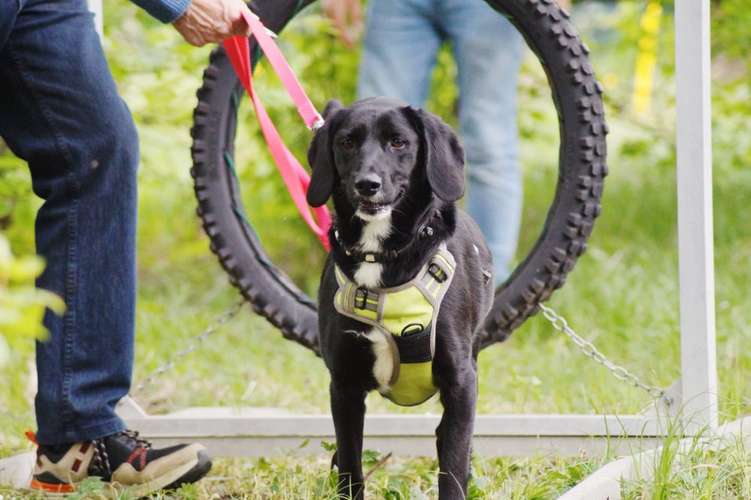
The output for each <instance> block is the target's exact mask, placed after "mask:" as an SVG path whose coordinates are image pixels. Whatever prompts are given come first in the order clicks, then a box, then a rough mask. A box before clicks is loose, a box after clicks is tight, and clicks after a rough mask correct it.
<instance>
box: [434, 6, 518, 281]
mask: <svg viewBox="0 0 751 500" xmlns="http://www.w3.org/2000/svg"><path fill="white" fill-rule="evenodd" d="M442 8H443V9H444V10H443V12H442V16H441V18H442V19H443V20H444V22H445V27H446V30H447V31H448V32H449V34H450V38H451V40H452V42H453V44H454V54H455V57H456V63H457V68H458V73H459V75H458V78H459V89H460V90H459V92H460V98H459V120H460V123H461V135H462V140H463V142H464V149H465V151H466V154H467V163H468V176H469V183H468V184H469V188H468V200H467V208H468V211H469V213H470V215H472V217H473V218H474V219H475V220H476V221H477V223H478V224H479V226H480V228H481V229H482V231H483V233H484V234H485V238H486V239H487V242H488V246H489V247H490V250H491V251H492V253H493V262H494V274H495V281H496V284H500V283H502V282H503V281H504V280H505V279H506V278H507V277H508V274H509V272H510V271H511V269H510V265H511V262H512V260H513V257H514V252H515V251H516V244H517V238H518V234H519V224H520V220H521V204H522V179H521V170H520V166H519V159H518V131H517V125H516V93H517V90H516V84H517V77H518V73H519V66H520V62H521V57H522V48H523V44H522V43H523V42H522V37H521V36H520V35H519V33H518V32H517V31H516V28H514V27H513V26H512V25H511V23H510V22H508V21H507V20H506V19H505V18H504V17H502V16H501V15H500V14H498V13H497V12H496V11H494V10H493V9H492V8H491V7H489V6H488V5H487V3H485V2H484V1H483V0H443V2H442Z"/></svg>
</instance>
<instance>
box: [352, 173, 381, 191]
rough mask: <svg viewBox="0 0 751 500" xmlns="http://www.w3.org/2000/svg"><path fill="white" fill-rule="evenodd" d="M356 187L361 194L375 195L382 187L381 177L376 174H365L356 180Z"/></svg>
mask: <svg viewBox="0 0 751 500" xmlns="http://www.w3.org/2000/svg"><path fill="white" fill-rule="evenodd" d="M355 189H356V190H357V192H358V193H359V194H360V196H373V195H374V194H376V193H377V192H378V191H379V190H380V189H381V178H380V177H378V176H377V175H376V174H365V175H363V176H362V177H360V178H358V179H357V180H356V181H355Z"/></svg>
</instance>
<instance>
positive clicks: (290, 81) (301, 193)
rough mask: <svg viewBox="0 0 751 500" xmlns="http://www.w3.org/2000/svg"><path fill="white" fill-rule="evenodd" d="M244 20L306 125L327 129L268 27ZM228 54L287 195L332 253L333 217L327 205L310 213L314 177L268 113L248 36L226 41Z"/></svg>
mask: <svg viewBox="0 0 751 500" xmlns="http://www.w3.org/2000/svg"><path fill="white" fill-rule="evenodd" d="M243 18H244V19H245V22H247V23H248V26H250V29H251V31H252V32H253V36H254V37H255V38H256V40H257V41H258V45H260V47H261V49H262V50H263V52H264V54H266V57H267V59H268V60H269V62H270V63H271V66H272V67H273V68H274V70H275V71H276V73H277V74H278V75H279V78H280V79H281V80H282V83H283V84H284V87H285V88H286V89H287V93H288V94H289V96H290V97H291V98H292V101H293V102H294V103H295V106H297V111H298V112H299V113H300V116H301V117H302V119H303V121H304V122H305V125H306V126H307V127H308V128H309V129H311V130H316V129H317V128H319V127H321V126H322V125H323V118H322V117H321V115H320V114H319V113H318V111H316V108H315V107H314V106H313V103H312V102H310V99H309V98H308V96H307V94H305V91H304V90H303V88H302V86H301V85H300V82H299V81H298V80H297V77H295V74H294V72H293V71H292V68H290V67H289V64H288V63H287V60H286V59H285V58H284V55H283V54H282V53H281V51H280V50H279V47H277V45H276V43H274V40H272V38H271V36H270V35H269V34H268V33H267V31H266V27H265V26H264V25H263V24H262V23H261V21H260V19H258V17H256V16H254V15H251V16H248V15H247V14H244V15H243ZM224 50H225V52H226V53H227V57H229V60H230V62H231V63H232V67H233V68H234V69H235V73H237V77H238V78H239V80H240V83H242V85H243V87H245V90H246V91H247V92H248V95H249V96H250V99H251V100H252V101H253V107H254V108H255V112H256V116H257V117H258V123H259V125H260V127H261V131H262V132H263V136H264V138H265V139H266V143H267V144H268V146H269V151H270V152H271V156H272V158H273V159H274V163H276V167H277V169H278V170H279V173H280V174H281V175H282V179H283V180H284V184H286V186H287V191H289V194H290V196H291V197H292V201H293V202H294V203H295V206H296V207H297V210H298V212H300V215H302V218H303V219H305V222H306V223H307V224H308V226H309V227H310V229H311V230H312V231H313V232H314V233H315V235H316V236H317V237H318V239H319V240H321V243H322V244H323V246H324V248H325V249H326V250H330V244H329V239H328V230H329V228H330V227H331V215H330V214H329V211H328V209H327V208H326V206H325V205H324V206H321V207H318V208H313V209H312V210H313V213H312V214H311V212H310V210H311V208H310V207H309V206H308V203H307V201H306V199H305V193H306V192H307V191H308V186H309V185H310V176H309V175H308V172H307V171H306V170H305V169H304V168H303V166H302V165H300V163H299V162H298V161H297V159H296V158H295V157H294V156H293V155H292V153H291V152H290V151H289V149H287V146H286V145H285V144H284V141H283V140H282V138H281V136H280V135H279V132H278V131H277V130H276V127H275V126H274V123H273V122H272V121H271V118H270V117H269V115H268V113H267V112H266V108H264V106H263V103H262V102H261V99H260V98H259V97H258V94H257V93H256V92H255V89H254V87H253V76H252V72H251V67H250V46H249V43H248V39H247V38H246V37H244V36H234V37H232V38H228V39H226V40H225V41H224Z"/></svg>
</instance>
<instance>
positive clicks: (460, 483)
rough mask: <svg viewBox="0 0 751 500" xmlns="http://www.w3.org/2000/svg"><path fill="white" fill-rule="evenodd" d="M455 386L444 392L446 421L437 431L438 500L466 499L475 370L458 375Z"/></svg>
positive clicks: (450, 386)
mask: <svg viewBox="0 0 751 500" xmlns="http://www.w3.org/2000/svg"><path fill="white" fill-rule="evenodd" d="M453 382H454V383H452V384H450V385H448V386H446V387H445V388H442V389H441V402H442V403H443V408H444V410H443V417H442V418H441V423H440V424H439V425H438V428H437V429H436V436H437V437H438V439H437V447H438V465H439V469H440V472H439V475H438V498H439V499H441V500H455V499H463V498H466V497H467V483H468V481H469V466H470V452H471V447H472V431H473V428H474V422H475V404H476V401H477V372H476V369H475V367H474V366H472V367H467V368H466V369H464V370H463V371H462V372H461V373H459V374H458V376H457V378H456V380H454V381H453Z"/></svg>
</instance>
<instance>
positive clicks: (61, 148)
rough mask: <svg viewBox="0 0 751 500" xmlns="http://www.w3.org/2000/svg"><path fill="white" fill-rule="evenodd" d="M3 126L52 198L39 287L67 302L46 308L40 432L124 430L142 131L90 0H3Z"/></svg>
mask: <svg viewBox="0 0 751 500" xmlns="http://www.w3.org/2000/svg"><path fill="white" fill-rule="evenodd" d="M0 136H2V137H3V139H4V140H5V142H6V143H7V145H8V146H9V147H10V149H11V150H12V151H13V152H14V153H15V154H16V155H17V156H19V157H20V158H22V159H24V160H26V162H28V164H29V169H30V170H31V178H32V187H33V190H34V192H35V193H36V194H37V196H39V197H40V198H42V199H43V200H44V203H43V205H42V207H41V208H40V209H39V212H38V214H37V218H36V245H37V251H38V253H39V254H40V255H41V256H42V257H43V258H44V259H45V260H46V263H47V267H46V269H45V271H44V273H43V274H42V275H41V276H40V278H39V280H38V286H39V287H41V288H45V289H47V290H51V291H53V292H55V293H57V294H58V295H60V296H61V297H62V298H63V299H64V300H65V303H66V305H67V311H66V312H65V314H64V315H63V316H62V317H60V316H56V315H54V314H52V313H51V312H49V311H47V313H46V315H45V318H44V324H45V326H46V327H47V329H48V330H49V333H50V337H49V339H48V340H47V341H44V342H38V343H37V357H36V360H37V372H38V376H39V379H38V380H39V390H38V393H37V396H36V416H37V425H38V430H39V431H38V434H37V438H38V440H39V442H40V443H41V444H46V445H53V444H63V443H70V442H76V441H84V440H91V439H95V438H99V437H103V436H106V435H109V434H112V433H115V432H118V431H120V430H122V429H123V428H124V425H123V422H122V421H121V420H120V419H119V418H118V417H117V416H116V415H115V412H114V407H115V404H116V403H117V401H118V400H119V399H120V398H122V397H123V396H124V395H126V394H127V393H128V390H129V388H130V379H131V372H132V365H133V332H134V316H135V286H136V283H135V238H136V205H137V199H136V170H137V166H138V138H137V135H136V130H135V127H134V125H133V121H132V119H131V116H130V113H129V111H128V109H127V107H126V105H125V103H124V102H123V101H122V99H120V97H119V96H118V93H117V89H116V87H115V82H114V81H113V79H112V76H111V74H110V72H109V69H108V67H107V62H106V60H105V58H104V53H103V51H102V47H101V45H100V43H99V37H98V36H97V34H96V32H95V31H94V23H93V16H92V15H91V14H90V13H89V12H88V9H87V7H86V2H85V1H84V0H21V1H20V2H19V1H18V0H2V1H0Z"/></svg>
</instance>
